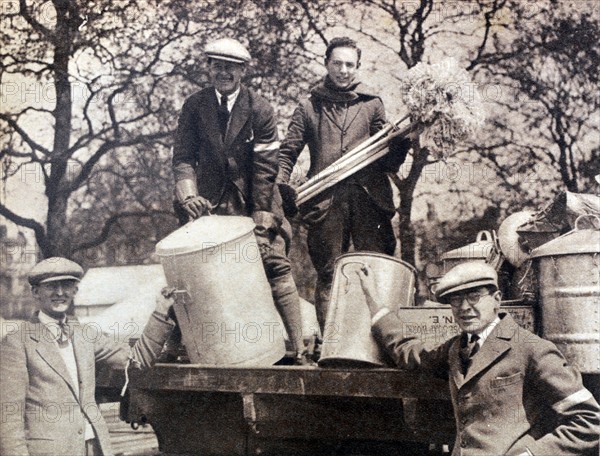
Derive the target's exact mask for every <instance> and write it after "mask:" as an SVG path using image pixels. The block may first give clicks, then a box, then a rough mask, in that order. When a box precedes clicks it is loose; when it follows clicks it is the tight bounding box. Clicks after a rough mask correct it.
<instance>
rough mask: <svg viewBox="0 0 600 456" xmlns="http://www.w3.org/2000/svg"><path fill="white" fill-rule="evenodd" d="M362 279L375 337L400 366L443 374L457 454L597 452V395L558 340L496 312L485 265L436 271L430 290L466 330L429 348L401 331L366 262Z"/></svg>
mask: <svg viewBox="0 0 600 456" xmlns="http://www.w3.org/2000/svg"><path fill="white" fill-rule="evenodd" d="M359 277H360V280H361V285H362V288H363V291H364V294H365V297H366V301H367V305H368V306H369V310H370V311H371V315H372V320H371V322H372V325H373V326H372V331H373V335H374V337H375V339H376V340H377V341H378V342H379V343H380V344H381V345H382V346H383V347H384V349H385V350H386V351H387V352H388V353H389V354H390V356H391V357H392V358H393V359H394V361H395V362H396V363H397V365H398V366H399V367H400V368H403V369H414V368H421V369H424V370H428V371H430V372H431V374H432V375H434V376H438V377H443V378H449V383H450V393H451V397H452V404H453V407H454V415H455V419H456V430H457V434H456V441H455V443H454V450H453V452H452V455H453V456H457V455H465V456H466V455H509V456H512V455H519V456H526V455H529V456H531V455H544V456H545V455H583V454H594V453H593V452H594V451H595V452H596V454H597V451H598V437H599V435H598V434H599V432H600V407H599V406H598V403H597V402H596V400H595V399H594V397H593V396H592V394H591V393H590V392H589V391H588V390H587V389H586V388H584V387H583V385H582V382H581V376H580V374H579V373H578V372H577V371H576V370H575V369H574V368H572V367H571V366H569V365H568V364H567V361H566V360H565V358H564V357H563V356H562V355H561V353H560V352H559V351H558V349H557V348H556V346H555V345H554V344H552V343H551V342H549V341H547V340H544V339H541V338H539V337H537V336H536V335H534V334H532V333H531V332H529V331H527V330H525V329H523V328H521V327H519V326H518V325H517V323H516V322H515V321H514V320H513V319H512V317H511V316H510V315H508V314H506V313H499V308H500V300H501V295H500V291H498V277H497V275H496V271H495V270H494V269H493V268H492V267H491V266H489V265H487V264H485V263H482V262H470V263H464V264H460V265H458V266H455V267H454V268H452V269H451V270H450V271H448V273H446V275H444V276H443V277H442V279H441V280H440V282H439V285H438V288H437V290H436V297H437V298H438V300H439V301H440V302H442V303H447V304H450V305H451V306H452V313H453V315H454V319H455V320H456V322H457V323H458V325H459V326H460V328H461V330H462V331H463V333H462V335H460V336H456V337H454V338H452V339H450V340H448V341H447V342H445V343H444V344H442V345H441V346H439V347H436V348H434V349H432V350H430V349H426V348H425V347H424V346H423V344H421V343H420V342H419V341H417V340H416V339H414V338H405V337H404V334H403V332H404V331H403V326H404V325H403V322H402V321H401V320H400V319H399V318H398V317H397V316H396V315H395V314H394V313H392V312H390V310H389V309H387V308H385V307H384V306H382V305H381V304H380V302H381V301H380V300H379V299H378V297H377V296H376V292H377V288H376V284H375V283H374V282H373V274H372V273H371V271H370V270H369V269H368V268H367V267H365V268H363V270H362V272H360V273H359Z"/></svg>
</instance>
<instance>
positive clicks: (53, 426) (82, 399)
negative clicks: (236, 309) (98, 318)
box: [0, 257, 173, 456]
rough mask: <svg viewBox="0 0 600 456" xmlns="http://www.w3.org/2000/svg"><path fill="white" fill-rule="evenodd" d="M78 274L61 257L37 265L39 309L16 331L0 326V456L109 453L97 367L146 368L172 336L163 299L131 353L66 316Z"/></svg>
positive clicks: (34, 278) (104, 455)
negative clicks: (0, 329) (97, 392)
mask: <svg viewBox="0 0 600 456" xmlns="http://www.w3.org/2000/svg"><path fill="white" fill-rule="evenodd" d="M82 276H83V270H82V269H81V266H79V265H78V264H77V263H74V262H72V261H70V260H67V259H65V258H59V257H55V258H48V259H46V260H43V261H41V262H39V263H38V264H36V265H35V266H34V268H33V269H32V270H31V272H30V274H29V282H30V284H31V287H32V293H33V296H34V297H35V299H36V300H37V302H38V305H39V311H37V312H36V313H35V314H34V315H33V317H32V319H31V320H30V321H27V322H22V323H20V324H19V325H18V327H13V326H11V327H10V328H9V327H8V326H6V328H7V329H6V332H7V334H6V335H4V338H3V339H2V341H1V343H0V414H1V421H0V454H1V455H3V456H21V455H25V456H34V455H47V456H58V455H60V456H109V455H112V454H113V452H112V449H111V445H110V439H109V434H108V428H107V426H106V423H105V422H104V419H103V418H102V415H101V413H100V409H99V408H98V405H97V404H96V401H95V398H94V394H95V389H96V378H95V373H96V364H98V365H108V366H111V367H113V368H116V369H125V368H127V367H128V366H129V365H131V366H132V367H136V368H141V367H149V366H150V365H151V364H152V363H153V362H154V360H155V359H156V357H157V356H158V355H159V353H160V351H161V349H162V346H163V344H164V342H165V340H166V339H167V337H168V336H169V334H170V332H171V329H172V327H173V323H172V322H170V320H169V318H168V316H167V315H168V310H169V307H170V305H171V303H170V302H169V301H168V300H167V299H163V298H158V300H157V304H156V310H155V311H154V313H153V314H152V316H151V317H150V320H149V321H148V324H147V325H146V327H145V329H144V332H143V334H142V336H141V338H140V339H139V340H138V341H137V343H136V344H135V346H134V347H133V348H132V349H131V348H130V347H129V345H128V344H122V343H119V342H118V341H117V340H116V339H115V338H114V337H111V336H108V335H106V334H102V333H101V332H100V331H99V329H98V328H97V327H95V326H94V325H81V324H80V323H79V322H78V321H77V320H76V319H74V318H71V317H68V316H67V310H68V309H69V308H70V306H71V305H72V303H73V299H74V297H75V294H76V293H77V284H78V282H79V279H80V278H81V277H82ZM3 332H4V330H3Z"/></svg>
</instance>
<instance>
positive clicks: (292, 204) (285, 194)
mask: <svg viewBox="0 0 600 456" xmlns="http://www.w3.org/2000/svg"><path fill="white" fill-rule="evenodd" d="M277 187H278V188H279V193H280V194H281V202H282V206H283V213H284V214H285V216H286V217H294V216H295V215H296V214H297V213H298V206H297V205H296V200H297V199H298V192H296V189H295V188H294V187H292V186H291V185H289V184H284V183H283V182H279V183H278V184H277Z"/></svg>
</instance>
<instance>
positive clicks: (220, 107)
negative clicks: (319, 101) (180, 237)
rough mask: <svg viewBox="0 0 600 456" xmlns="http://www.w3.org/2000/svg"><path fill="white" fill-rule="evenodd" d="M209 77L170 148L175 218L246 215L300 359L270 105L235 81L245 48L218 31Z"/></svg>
mask: <svg viewBox="0 0 600 456" xmlns="http://www.w3.org/2000/svg"><path fill="white" fill-rule="evenodd" d="M205 53H206V56H207V57H208V71H209V77H210V79H211V83H212V85H211V86H210V87H207V88H205V89H203V90H201V91H199V92H196V93H195V94H193V95H192V96H191V97H189V98H188V99H187V100H186V101H185V104H184V105H183V108H182V110H181V115H180V117H179V125H178V128H177V133H176V138H175V145H174V148H173V171H174V174H175V181H176V184H175V196H176V202H175V209H176V211H177V214H178V217H179V220H180V223H182V224H183V223H186V222H187V221H188V220H189V219H190V218H192V219H195V218H198V217H201V216H202V215H205V214H208V213H209V212H211V213H213V214H217V215H241V216H249V217H252V219H253V220H254V222H255V224H256V228H255V235H256V239H257V242H258V245H259V248H260V251H261V256H262V260H263V265H264V267H265V271H266V274H267V278H268V279H269V283H270V285H271V292H272V295H273V299H274V301H275V305H276V307H277V310H278V311H279V313H280V315H281V317H282V320H283V322H284V325H285V327H286V330H287V332H288V335H289V337H290V340H291V342H292V344H293V346H294V350H295V351H296V354H297V362H298V363H302V362H303V361H304V360H305V358H303V356H302V352H303V350H304V343H303V339H302V327H301V316H300V298H299V296H298V291H297V289H296V284H295V282H294V279H293V277H292V271H291V265H290V262H289V259H288V258H287V255H286V253H287V249H288V246H289V242H290V240H291V228H290V226H289V223H288V222H287V220H285V217H284V216H283V211H282V209H281V196H280V195H279V191H278V189H277V187H276V185H275V180H276V177H277V173H278V152H279V142H278V137H277V124H276V122H275V116H274V112H273V108H272V107H271V106H270V105H269V103H268V102H267V100H266V99H265V98H263V97H261V96H260V95H258V94H256V93H255V92H254V91H252V90H251V89H249V88H247V87H245V86H244V85H242V84H241V78H242V76H243V75H244V73H245V69H246V63H247V62H248V61H249V60H250V58H251V57H250V54H249V53H248V51H247V50H246V48H245V47H244V46H243V45H242V44H241V43H240V42H238V41H236V40H234V39H230V38H223V39H220V40H216V41H213V42H211V43H209V44H208V45H207V47H206V50H205Z"/></svg>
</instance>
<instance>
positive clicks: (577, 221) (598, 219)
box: [575, 214, 600, 230]
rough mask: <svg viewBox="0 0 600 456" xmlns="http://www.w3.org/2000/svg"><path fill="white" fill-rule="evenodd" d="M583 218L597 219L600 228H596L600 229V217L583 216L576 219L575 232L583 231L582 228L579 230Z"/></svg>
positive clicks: (593, 215) (594, 215)
mask: <svg viewBox="0 0 600 456" xmlns="http://www.w3.org/2000/svg"><path fill="white" fill-rule="evenodd" d="M583 218H592V219H596V222H597V224H598V228H596V229H600V217H598V216H597V215H596V214H581V215H580V216H579V217H577V218H576V219H575V230H581V229H582V228H579V220H581V219H583Z"/></svg>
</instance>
